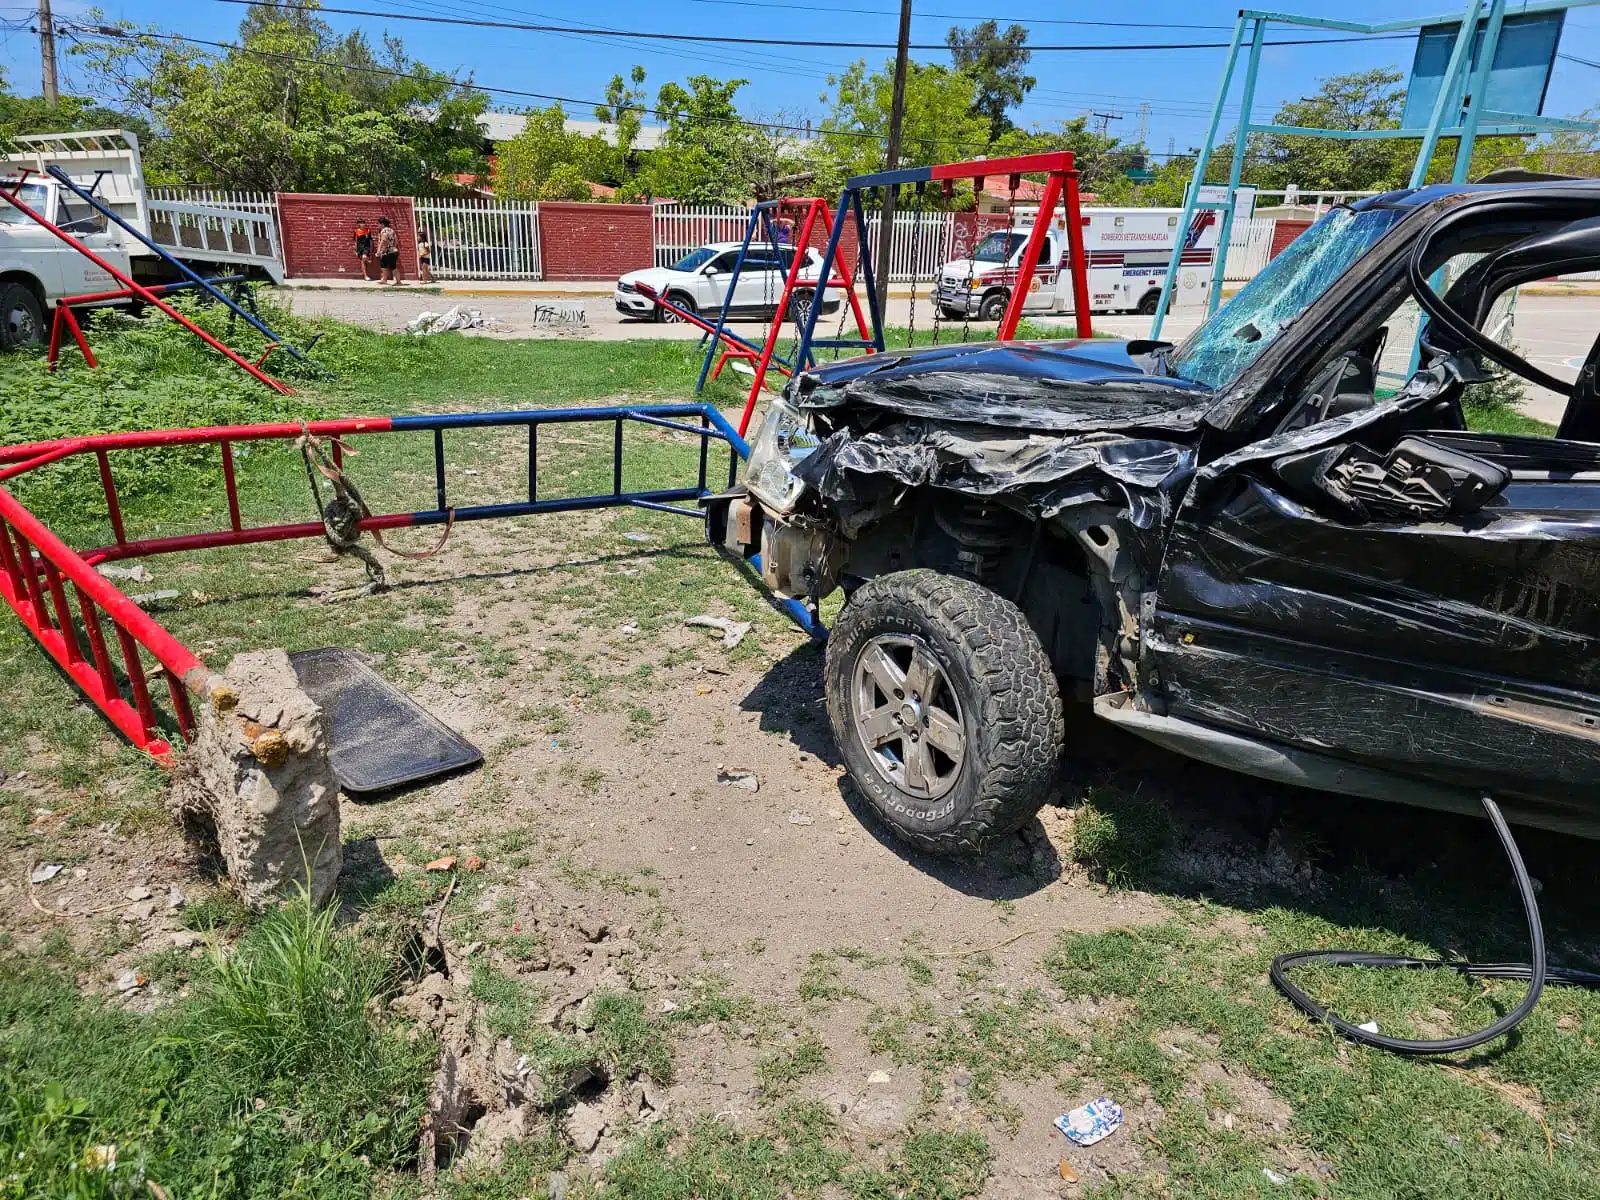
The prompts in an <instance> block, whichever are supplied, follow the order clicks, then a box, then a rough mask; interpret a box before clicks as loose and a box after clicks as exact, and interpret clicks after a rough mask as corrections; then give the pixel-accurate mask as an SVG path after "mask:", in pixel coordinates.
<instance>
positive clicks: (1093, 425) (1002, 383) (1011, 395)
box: [790, 338, 1213, 433]
mask: <svg viewBox="0 0 1600 1200" xmlns="http://www.w3.org/2000/svg"><path fill="white" fill-rule="evenodd" d="M1157 345H1158V343H1154V342H1123V341H1113V340H1110V339H1087V338H1067V339H1062V340H1060V341H1049V342H967V343H957V344H954V345H950V346H935V347H931V348H929V349H925V350H910V351H896V352H890V353H887V354H874V355H866V356H863V357H860V358H854V359H850V360H849V361H848V362H840V363H832V364H829V365H828V366H825V367H819V368H816V369H814V370H811V371H808V372H806V373H805V374H804V375H802V376H800V377H799V378H798V379H797V380H796V381H795V382H794V383H793V384H791V385H790V386H791V395H792V396H793V397H794V400H795V402H796V403H797V404H798V405H799V406H800V407H801V408H810V409H829V408H840V407H846V406H851V405H866V406H870V407H874V408H880V409H886V410H889V411H891V412H898V413H903V414H905V415H907V416H917V417H927V418H931V419H934V420H941V421H958V422H964V423H972V424H979V425H997V426H1004V427H1008V428H1017V429H1032V430H1039V431H1041V432H1054V433H1068V432H1087V431H1091V430H1097V429H1129V428H1152V429H1165V430H1174V431H1191V430H1194V429H1197V428H1198V427H1199V425H1200V420H1201V418H1202V417H1203V416H1204V414H1205V411H1206V409H1207V408H1208V407H1209V405H1210V403H1211V401H1212V398H1213V393H1212V391H1211V390H1210V389H1209V388H1207V387H1205V386H1204V385H1202V384H1197V383H1192V382H1190V381H1188V380H1185V379H1174V378H1170V377H1168V376H1164V375H1159V374H1154V373H1153V372H1154V371H1155V370H1156V369H1157V363H1156V359H1155V356H1154V354H1153V353H1152V352H1153V351H1154V349H1155V348H1156V346H1157Z"/></svg>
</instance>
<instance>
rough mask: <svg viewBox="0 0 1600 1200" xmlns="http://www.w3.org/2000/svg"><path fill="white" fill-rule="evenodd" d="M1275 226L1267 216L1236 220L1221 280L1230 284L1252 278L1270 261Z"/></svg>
mask: <svg viewBox="0 0 1600 1200" xmlns="http://www.w3.org/2000/svg"><path fill="white" fill-rule="evenodd" d="M1277 227H1278V223H1277V222H1276V221H1275V220H1273V219H1272V218H1270V217H1256V218H1254V219H1253V220H1249V221H1236V222H1235V223H1234V226H1233V231H1232V234H1231V235H1230V236H1229V238H1228V261H1227V265H1226V266H1224V267H1223V275H1222V278H1223V279H1224V280H1226V281H1227V282H1229V283H1243V282H1245V281H1246V280H1248V279H1254V278H1255V277H1256V273H1257V272H1258V271H1260V270H1261V268H1262V267H1264V266H1266V265H1267V264H1268V263H1269V262H1271V261H1272V235H1273V232H1274V231H1275V230H1276V229H1277Z"/></svg>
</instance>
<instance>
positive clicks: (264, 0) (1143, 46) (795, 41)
mask: <svg viewBox="0 0 1600 1200" xmlns="http://www.w3.org/2000/svg"><path fill="white" fill-rule="evenodd" d="M216 2H217V3H218V4H238V5H243V6H245V7H252V6H253V7H258V8H276V9H279V10H280V11H283V12H304V13H338V14H340V15H342V16H349V17H377V18H379V19H381V20H390V21H415V22H418V23H421V24H424V25H464V26H470V27H473V28H478V29H514V30H520V31H522V32H526V33H565V34H573V35H576V36H581V37H628V38H640V39H647V40H650V41H661V42H704V43H714V44H719V45H729V46H810V47H822V48H826V49H830V50H894V49H895V48H896V46H895V43H893V42H824V41H817V40H815V39H807V38H752V37H732V36H728V35H723V34H706V33H662V32H657V31H652V30H643V29H583V28H580V27H578V26H575V25H544V24H535V23H532V22H524V21H491V20H488V19H475V18H468V17H432V16H423V15H421V14H413V13H401V12H394V11H393V10H388V11H385V10H383V9H370V8H333V7H329V6H321V7H315V6H311V5H306V4H290V3H287V2H286V0H216ZM1411 40H1413V39H1411V38H1410V37H1407V36H1406V35H1404V34H1372V35H1363V36H1357V37H1335V38H1281V39H1278V40H1276V41H1267V42H1263V43H1262V45H1265V46H1331V45H1335V44H1338V43H1341V42H1381V41H1411ZM1231 45H1232V43H1230V42H1112V43H1106V44H1099V45H1077V46H1066V45H1061V46H1029V47H1028V49H1029V50H1030V51H1032V52H1033V53H1035V54H1039V53H1063V54H1083V53H1093V52H1096V51H1122V52H1124V53H1126V52H1129V51H1142V50H1227V49H1229V48H1230V46H1231ZM907 48H908V49H910V50H938V51H945V52H948V51H949V49H950V47H949V46H947V45H945V43H943V42H913V43H911V45H910V46H908V47H907Z"/></svg>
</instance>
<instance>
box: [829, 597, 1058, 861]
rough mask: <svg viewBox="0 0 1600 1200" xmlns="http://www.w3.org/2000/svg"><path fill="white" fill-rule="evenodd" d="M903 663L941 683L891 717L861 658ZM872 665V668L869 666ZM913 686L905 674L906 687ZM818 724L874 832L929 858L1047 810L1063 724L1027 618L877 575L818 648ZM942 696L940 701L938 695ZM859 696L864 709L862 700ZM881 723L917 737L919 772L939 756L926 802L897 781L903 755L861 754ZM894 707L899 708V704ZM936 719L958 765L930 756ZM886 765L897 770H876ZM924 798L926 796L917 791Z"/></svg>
mask: <svg viewBox="0 0 1600 1200" xmlns="http://www.w3.org/2000/svg"><path fill="white" fill-rule="evenodd" d="M896 643H907V644H910V645H911V646H912V647H913V648H912V650H911V651H910V655H911V656H912V661H913V662H914V661H915V659H914V655H915V653H916V647H917V646H919V645H920V648H921V649H922V650H925V651H926V652H927V654H928V655H929V656H930V657H931V659H932V661H933V663H934V664H935V665H936V666H937V667H938V669H939V671H940V672H941V676H940V678H939V680H938V681H937V683H936V685H935V686H934V687H932V688H930V689H929V694H928V695H925V696H914V697H912V699H913V700H915V701H917V703H915V704H901V706H900V708H899V710H898V711H899V712H900V713H904V712H905V711H911V712H912V714H913V715H912V717H911V719H910V722H909V724H908V722H907V720H906V719H905V718H904V717H903V716H901V715H897V714H896V713H894V712H888V710H890V709H893V708H894V706H895V705H896V703H897V702H896V701H895V700H894V699H891V698H890V696H889V695H888V694H887V693H883V692H881V691H877V690H875V688H876V684H875V682H874V679H875V678H877V677H876V676H873V673H872V669H871V667H870V666H869V665H868V664H869V661H870V660H871V658H872V657H873V656H875V655H876V654H878V653H879V652H880V651H883V650H884V649H885V648H886V647H889V648H891V649H890V653H891V655H892V653H893V650H894V649H903V648H904V647H903V646H897V645H896ZM880 661H881V660H880ZM913 678H927V674H926V672H923V673H922V674H921V675H920V676H913V675H912V673H911V670H910V669H909V668H907V669H906V671H905V681H906V683H907V686H908V687H909V686H910V685H911V682H912V680H913ZM824 679H825V687H826V691H827V704H828V720H829V722H830V724H831V725H832V726H833V736H834V739H835V741H836V742H837V743H838V746H839V751H840V753H841V754H842V755H843V757H844V761H845V765H846V767H848V768H849V771H850V775H851V778H852V780H853V781H854V782H855V784H856V786H857V787H858V788H859V789H860V790H861V793H862V795H864V796H865V797H866V798H867V801H868V803H870V804H871V805H872V807H873V809H874V811H876V813H877V814H878V816H879V817H880V818H881V819H882V820H883V822H884V823H885V824H886V825H888V826H889V828H890V829H891V830H892V831H893V832H894V833H895V835H896V836H897V837H899V838H901V839H902V840H904V841H907V842H910V843H911V844H912V845H914V846H917V847H919V848H920V849H923V850H927V851H930V852H932V853H934V854H974V853H977V852H980V851H982V850H983V848H984V847H985V846H986V845H988V844H989V843H990V842H992V841H994V840H995V839H996V838H1000V837H1004V836H1005V835H1007V834H1010V833H1014V832H1015V831H1016V830H1018V829H1020V828H1021V827H1022V825H1023V823H1024V822H1026V821H1027V820H1028V819H1029V818H1030V817H1032V816H1033V814H1034V813H1036V812H1038V811H1039V808H1040V806H1041V805H1043V804H1044V803H1045V801H1046V800H1047V799H1049V796H1050V792H1051V789H1052V787H1053V786H1054V784H1055V781H1056V778H1057V770H1058V768H1059V765H1060V759H1061V748H1062V742H1063V740H1064V737H1065V721H1064V718H1063V715H1062V708H1061V690H1060V688H1059V686H1058V685H1057V683H1056V677H1055V673H1054V672H1053V671H1052V670H1051V667H1050V661H1049V659H1048V658H1046V657H1045V653H1044V648H1043V647H1042V646H1041V645H1040V644H1039V638H1038V636H1037V635H1036V634H1035V633H1034V632H1033V629H1032V628H1031V627H1030V626H1029V625H1028V622H1027V618H1025V617H1024V616H1023V615H1022V612H1021V610H1020V609H1018V608H1017V606H1016V605H1014V604H1012V603H1011V602H1010V601H1009V600H1006V599H1004V598H1003V597H1001V596H998V595H996V594H995V593H994V592H991V591H990V590H989V589H987V588H985V587H983V586H981V585H979V584H977V583H973V582H972V581H970V580H966V579H960V578H957V577H955V576H951V575H941V574H939V573H938V572H936V571H927V570H916V571H900V572H896V573H894V574H892V575H880V576H879V577H877V578H876V579H872V580H869V581H868V582H866V583H864V584H862V585H861V586H860V587H859V588H857V589H856V591H855V593H854V594H853V595H852V596H851V599H850V603H849V604H847V605H846V606H845V609H844V611H843V613H841V614H840V616H839V620H838V623H837V624H836V625H835V626H834V628H833V631H832V633H831V634H830V635H829V638H828V647H827V653H826V659H825V665H824ZM945 689H948V690H949V693H950V696H949V697H948V698H947V699H948V702H947V699H946V698H944V697H943V696H942V693H943V692H944V690H945ZM869 693H870V696H871V699H870V701H869V700H867V699H864V697H867V696H868V694H869ZM880 696H881V697H882V699H883V702H884V703H883V705H882V706H880V707H875V708H872V709H871V710H870V715H874V716H877V717H878V718H879V719H880V720H881V719H882V718H883V716H884V714H885V713H886V712H888V715H889V716H890V717H892V718H893V719H894V720H895V721H896V722H898V724H899V727H900V728H903V729H909V728H912V727H916V726H917V724H918V721H917V713H918V712H920V713H921V714H922V715H921V722H920V723H921V726H923V727H927V728H929V733H928V737H929V743H928V747H927V748H925V749H924V750H923V751H922V754H923V755H924V759H923V761H924V762H925V763H927V762H936V761H938V760H939V759H940V758H941V757H942V760H943V762H944V763H946V764H947V770H948V774H947V775H946V776H945V777H944V779H943V781H942V783H940V784H938V785H937V786H942V787H943V788H944V789H945V790H943V791H940V792H938V794H936V795H919V794H918V791H917V790H916V789H914V788H907V787H905V786H902V783H896V782H891V776H893V777H895V778H898V779H900V780H902V781H905V780H906V778H907V776H906V771H908V770H909V769H911V766H912V764H911V761H910V759H911V757H912V755H913V754H914V753H915V751H914V749H913V748H911V746H910V743H909V742H908V741H906V740H905V739H904V738H903V737H900V736H898V735H896V738H895V740H897V741H898V744H899V746H900V748H901V749H900V751H898V752H897V751H894V750H891V749H889V748H888V744H887V743H885V744H884V745H881V746H880V747H878V748H877V749H874V748H873V747H870V746H869V745H868V738H869V734H868V733H867V732H866V730H867V729H868V728H869V727H870V725H871V723H872V722H871V721H870V719H868V717H867V716H864V715H863V713H862V711H861V710H862V709H863V707H865V706H866V705H867V704H868V703H871V704H874V705H876V703H877V698H878V697H880ZM904 698H905V697H904V696H903V695H902V696H901V699H902V700H904ZM936 708H937V709H943V718H942V720H943V721H944V722H945V724H946V726H947V728H950V727H959V728H960V730H961V731H962V734H963V735H964V738H965V742H964V745H963V747H962V753H961V756H960V761H959V764H958V765H955V766H948V764H950V762H951V760H950V759H949V758H948V756H941V752H940V751H938V749H937V747H936V746H935V745H934V737H933V734H932V729H933V728H937V726H936V725H935V726H931V727H930V724H929V714H930V713H932V714H934V715H938V714H937V713H936V712H935V709H936ZM896 757H898V758H899V759H900V760H901V763H902V766H900V767H898V768H897V767H895V766H890V767H889V768H888V769H885V767H884V766H883V765H881V764H883V763H885V762H886V761H889V762H892V760H893V759H895V758H896ZM923 791H924V792H928V793H932V792H934V791H936V786H930V787H927V788H925V789H923Z"/></svg>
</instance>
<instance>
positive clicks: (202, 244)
mask: <svg viewBox="0 0 1600 1200" xmlns="http://www.w3.org/2000/svg"><path fill="white" fill-rule="evenodd" d="M50 166H59V167H60V168H61V169H62V170H63V171H65V172H66V174H67V175H68V177H69V178H71V179H72V181H73V182H74V183H76V184H78V185H79V186H81V187H83V188H84V189H85V190H87V191H89V192H90V193H91V194H92V195H93V196H94V197H95V198H96V199H97V200H100V201H102V202H103V203H104V204H105V205H106V206H107V207H109V208H110V209H111V210H112V211H113V212H115V213H116V214H117V215H118V216H119V217H121V218H122V219H123V220H125V221H127V222H128V224H129V225H131V226H132V227H133V228H134V229H137V230H138V231H139V232H140V233H141V234H143V235H144V236H146V237H148V238H149V239H150V240H151V241H152V242H154V243H156V245H158V246H160V247H161V248H162V249H163V250H165V251H166V252H167V253H169V254H171V255H173V256H174V257H176V258H180V259H182V260H183V261H184V262H186V263H187V264H189V265H190V266H191V267H194V268H195V269H197V270H201V271H202V273H203V274H204V273H212V274H215V273H218V272H222V273H228V272H234V273H243V272H245V271H249V270H251V269H254V270H255V271H258V272H261V273H263V274H265V275H266V276H267V277H268V278H270V279H271V280H272V281H273V282H275V283H276V282H281V280H282V278H283V256H282V253H281V252H280V249H279V245H278V230H277V223H276V220H275V219H274V217H273V214H272V213H271V212H270V211H269V210H268V209H267V208H266V206H264V205H263V206H262V208H261V210H260V211H247V210H244V209H237V208H229V207H223V206H217V205H209V204H190V203H181V202H176V201H169V200H152V199H150V197H149V194H148V191H147V189H146V187H145V180H144V167H143V164H142V163H141V161H140V157H139V140H138V138H137V137H135V136H134V135H133V134H131V133H126V132H124V131H122V130H116V129H100V130H88V131H83V132H75V133H50V134H20V135H15V136H12V137H11V138H9V139H7V142H6V143H5V144H4V145H3V146H0V188H4V189H5V190H6V191H7V192H8V193H13V194H15V195H16V197H17V199H18V200H20V201H21V202H22V203H23V204H25V205H27V206H28V207H29V208H30V209H32V210H33V211H34V212H36V213H38V214H39V215H40V216H42V217H43V218H44V219H45V220H47V221H49V222H50V223H51V224H53V225H55V226H57V227H58V228H60V229H61V230H62V231H63V232H65V233H67V234H70V235H71V236H72V237H73V238H75V239H77V240H79V241H80V242H81V243H82V244H83V245H84V246H85V247H87V248H88V249H90V250H93V251H94V252H95V254H96V255H98V256H99V257H100V258H102V259H103V260H105V261H106V262H107V263H109V264H111V265H112V266H114V267H116V268H117V269H118V270H119V271H122V272H124V273H126V274H129V275H131V276H132V277H133V278H134V279H136V280H137V281H138V282H139V283H141V284H144V285H146V286H151V285H155V284H161V283H172V282H175V281H177V280H178V279H179V277H180V276H179V273H178V271H177V270H176V268H175V267H173V265H172V264H171V263H169V262H167V261H166V260H165V259H163V258H162V257H161V255H160V254H158V253H157V252H156V251H155V250H152V249H151V248H150V247H148V246H146V245H144V244H143V243H141V242H140V241H139V239H138V238H136V237H134V236H132V235H131V234H129V233H128V232H127V231H126V230H124V229H120V228H118V226H117V225H116V224H115V223H114V222H112V221H110V220H109V219H107V217H106V216H105V214H104V213H101V212H97V211H96V210H95V209H94V208H93V207H92V206H90V205H89V204H87V203H86V202H85V201H84V200H82V199H81V198H80V197H78V196H76V195H74V194H73V193H72V191H71V190H70V189H68V188H66V187H63V186H62V185H61V184H60V183H59V182H58V181H57V180H55V179H54V178H52V177H51V176H50V175H48V174H46V173H45V171H46V168H48V167H50ZM120 286H121V285H120V284H118V283H117V282H116V281H115V280H114V279H113V278H112V277H111V275H110V274H109V273H107V272H106V271H104V270H102V269H101V268H100V267H98V266H96V265H95V264H94V263H93V262H92V261H91V260H90V259H89V258H87V257H86V256H85V255H83V254H80V253H78V251H76V250H74V249H73V248H72V247H71V246H69V245H67V244H66V243H64V242H62V241H61V239H59V238H58V237H56V236H55V235H54V234H52V233H51V232H50V231H49V230H48V229H46V228H44V227H43V226H41V225H39V224H38V223H37V222H35V221H33V220H32V219H31V218H29V217H28V216H27V215H26V214H25V213H23V212H22V211H21V210H20V209H18V208H16V207H14V206H12V205H10V204H7V203H5V202H4V201H3V200H0V349H11V348H13V347H15V346H24V345H31V344H34V343H37V342H40V341H42V340H43V339H44V337H45V335H46V334H47V332H48V330H49V327H50V326H49V321H50V316H51V310H52V309H53V308H54V306H55V304H56V301H58V300H60V299H61V298H62V297H64V296H81V295H85V294H89V293H96V292H109V291H115V290H117V289H119V288H120Z"/></svg>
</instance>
